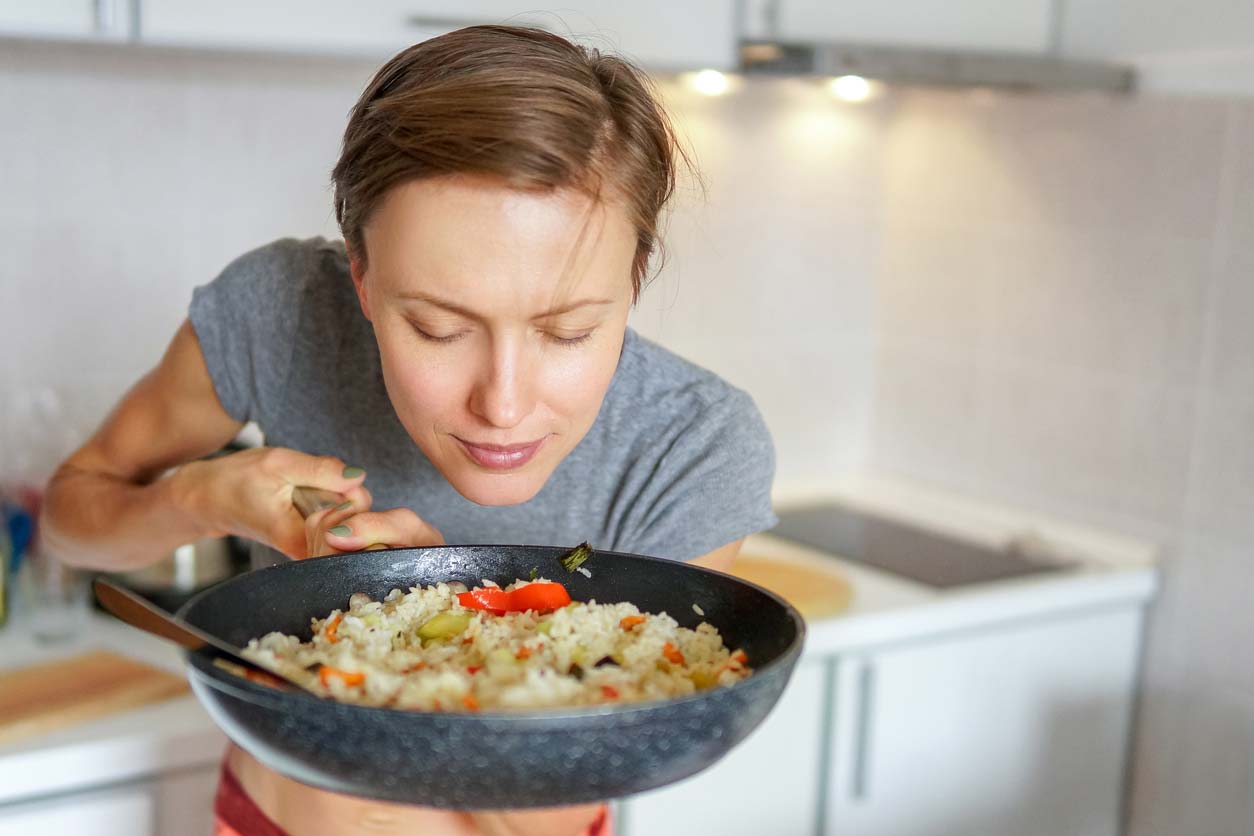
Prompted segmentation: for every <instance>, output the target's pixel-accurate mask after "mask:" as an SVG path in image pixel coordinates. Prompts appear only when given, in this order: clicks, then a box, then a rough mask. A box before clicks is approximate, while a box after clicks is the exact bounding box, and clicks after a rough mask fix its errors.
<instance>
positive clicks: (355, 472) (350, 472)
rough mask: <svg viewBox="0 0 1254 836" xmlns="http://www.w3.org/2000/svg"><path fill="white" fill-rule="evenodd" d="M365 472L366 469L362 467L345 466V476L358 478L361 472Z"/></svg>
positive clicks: (346, 477)
mask: <svg viewBox="0 0 1254 836" xmlns="http://www.w3.org/2000/svg"><path fill="white" fill-rule="evenodd" d="M365 472H366V471H364V470H362V469H361V468H360V467H346V468H344V478H345V479H356V478H357V477H358V476H360V475H361V474H363V473H365Z"/></svg>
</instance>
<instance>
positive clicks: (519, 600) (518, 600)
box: [506, 583, 570, 612]
mask: <svg viewBox="0 0 1254 836" xmlns="http://www.w3.org/2000/svg"><path fill="white" fill-rule="evenodd" d="M569 603H570V593H569V592H567V591H566V587H564V586H562V585H561V584H560V583H529V584H527V585H526V586H523V587H519V588H518V589H515V590H514V591H513V592H511V593H509V606H508V607H507V608H506V609H508V610H509V611H511V612H522V611H524V610H536V611H537V612H547V611H548V610H557V609H561V608H562V607H564V606H566V605H567V604H569Z"/></svg>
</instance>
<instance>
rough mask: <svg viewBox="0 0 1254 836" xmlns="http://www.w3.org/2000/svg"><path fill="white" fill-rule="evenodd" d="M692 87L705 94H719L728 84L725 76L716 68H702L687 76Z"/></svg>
mask: <svg viewBox="0 0 1254 836" xmlns="http://www.w3.org/2000/svg"><path fill="white" fill-rule="evenodd" d="M689 83H690V84H691V85H692V89H694V90H696V91H697V92H698V93H704V94H705V95H707V96H721V95H723V94H724V93H726V92H727V88H728V87H729V86H730V84H729V82H728V80H727V76H726V75H724V74H723V73H720V72H719V71H718V70H702V71H701V72H699V73H694V74H693V75H692V76H690V78H689Z"/></svg>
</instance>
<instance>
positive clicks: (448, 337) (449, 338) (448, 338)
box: [410, 323, 466, 343]
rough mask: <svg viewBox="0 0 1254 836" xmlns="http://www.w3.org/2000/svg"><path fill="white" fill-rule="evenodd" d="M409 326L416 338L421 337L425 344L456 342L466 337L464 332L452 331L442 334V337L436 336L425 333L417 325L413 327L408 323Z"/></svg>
mask: <svg viewBox="0 0 1254 836" xmlns="http://www.w3.org/2000/svg"><path fill="white" fill-rule="evenodd" d="M410 324H411V325H412V326H413V329H414V331H415V332H416V333H417V334H418V336H420V337H422V338H423V339H424V340H426V341H427V342H432V343H451V342H456V341H458V340H460V339H461V338H462V337H464V336H466V332H465V331H454V332H453V333H451V334H444V335H439V336H437V335H436V334H429V333H427V332H426V331H424V330H422V329H421V328H419V327H418V326H417V325H413V323H410Z"/></svg>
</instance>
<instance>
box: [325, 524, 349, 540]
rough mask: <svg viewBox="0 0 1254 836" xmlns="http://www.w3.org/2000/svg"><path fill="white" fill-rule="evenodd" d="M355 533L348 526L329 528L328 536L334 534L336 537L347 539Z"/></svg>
mask: <svg viewBox="0 0 1254 836" xmlns="http://www.w3.org/2000/svg"><path fill="white" fill-rule="evenodd" d="M352 533H353V530H352V529H351V528H349V527H348V526H346V525H337V526H336V527H335V528H328V529H327V534H334V535H335V536H336V537H347V536H349V535H350V534H352Z"/></svg>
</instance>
